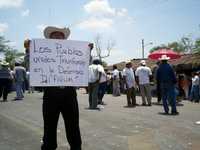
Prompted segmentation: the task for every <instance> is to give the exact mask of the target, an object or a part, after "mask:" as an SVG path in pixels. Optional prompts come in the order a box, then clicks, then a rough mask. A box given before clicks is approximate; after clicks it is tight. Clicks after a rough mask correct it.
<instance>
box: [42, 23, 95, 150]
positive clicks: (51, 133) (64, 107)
mask: <svg viewBox="0 0 200 150" xmlns="http://www.w3.org/2000/svg"><path fill="white" fill-rule="evenodd" d="M69 34H70V30H69V28H57V27H52V26H49V27H46V28H45V29H44V36H45V38H47V39H63V40H64V39H67V38H68V36H69ZM88 46H89V47H90V49H92V48H93V44H92V43H91V44H89V45H88ZM42 111H43V120H44V135H43V143H42V146H41V150H55V149H56V148H57V125H58V119H59V115H60V113H61V114H62V116H63V119H64V124H65V130H66V136H67V140H68V143H69V145H70V150H81V143H82V141H81V134H80V128H79V108H78V102H77V94H76V90H75V87H71V86H64V87H45V88H44V95H43V110H42Z"/></svg>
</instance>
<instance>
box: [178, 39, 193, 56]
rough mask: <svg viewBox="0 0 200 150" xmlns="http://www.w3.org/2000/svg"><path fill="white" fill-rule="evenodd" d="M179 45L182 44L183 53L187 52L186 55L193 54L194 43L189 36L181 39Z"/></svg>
mask: <svg viewBox="0 0 200 150" xmlns="http://www.w3.org/2000/svg"><path fill="white" fill-rule="evenodd" d="M181 44H183V48H184V52H187V53H192V52H193V49H194V42H193V41H192V39H191V38H190V37H189V36H187V37H182V38H181Z"/></svg>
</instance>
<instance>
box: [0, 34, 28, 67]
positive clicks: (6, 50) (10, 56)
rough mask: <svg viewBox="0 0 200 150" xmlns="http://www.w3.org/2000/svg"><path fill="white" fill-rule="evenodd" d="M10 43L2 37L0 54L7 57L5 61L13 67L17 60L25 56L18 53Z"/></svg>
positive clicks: (0, 39)
mask: <svg viewBox="0 0 200 150" xmlns="http://www.w3.org/2000/svg"><path fill="white" fill-rule="evenodd" d="M9 42H10V41H9V40H6V39H5V38H4V37H3V36H0V53H3V54H4V55H5V61H7V62H8V63H10V65H11V66H12V65H13V64H14V61H15V59H16V58H19V57H21V56H24V53H20V52H18V51H17V50H16V49H13V48H12V47H10V46H9V45H8V43H9Z"/></svg>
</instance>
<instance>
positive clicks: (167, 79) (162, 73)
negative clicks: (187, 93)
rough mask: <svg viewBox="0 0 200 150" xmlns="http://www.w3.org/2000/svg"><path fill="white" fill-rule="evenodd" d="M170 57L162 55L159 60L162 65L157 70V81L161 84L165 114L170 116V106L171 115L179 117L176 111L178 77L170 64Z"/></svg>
mask: <svg viewBox="0 0 200 150" xmlns="http://www.w3.org/2000/svg"><path fill="white" fill-rule="evenodd" d="M169 59H170V57H167V55H162V56H161V57H160V58H159V60H160V61H161V64H160V65H159V68H158V70H157V75H156V77H157V81H159V82H160V89H161V96H162V101H163V107H164V111H165V114H169V107H168V104H170V105H171V114H172V115H178V114H179V112H178V111H177V109H176V93H175V84H176V82H177V80H176V75H175V72H174V70H173V68H172V67H171V66H170V64H168V62H167V61H168V60H169Z"/></svg>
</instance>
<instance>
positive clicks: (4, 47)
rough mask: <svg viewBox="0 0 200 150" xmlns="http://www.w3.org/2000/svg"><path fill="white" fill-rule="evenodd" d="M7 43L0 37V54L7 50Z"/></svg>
mask: <svg viewBox="0 0 200 150" xmlns="http://www.w3.org/2000/svg"><path fill="white" fill-rule="evenodd" d="M8 42H9V41H7V40H5V38H4V37H3V36H0V52H5V51H6V50H7V49H8V48H9V46H8V45H7V43H8Z"/></svg>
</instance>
